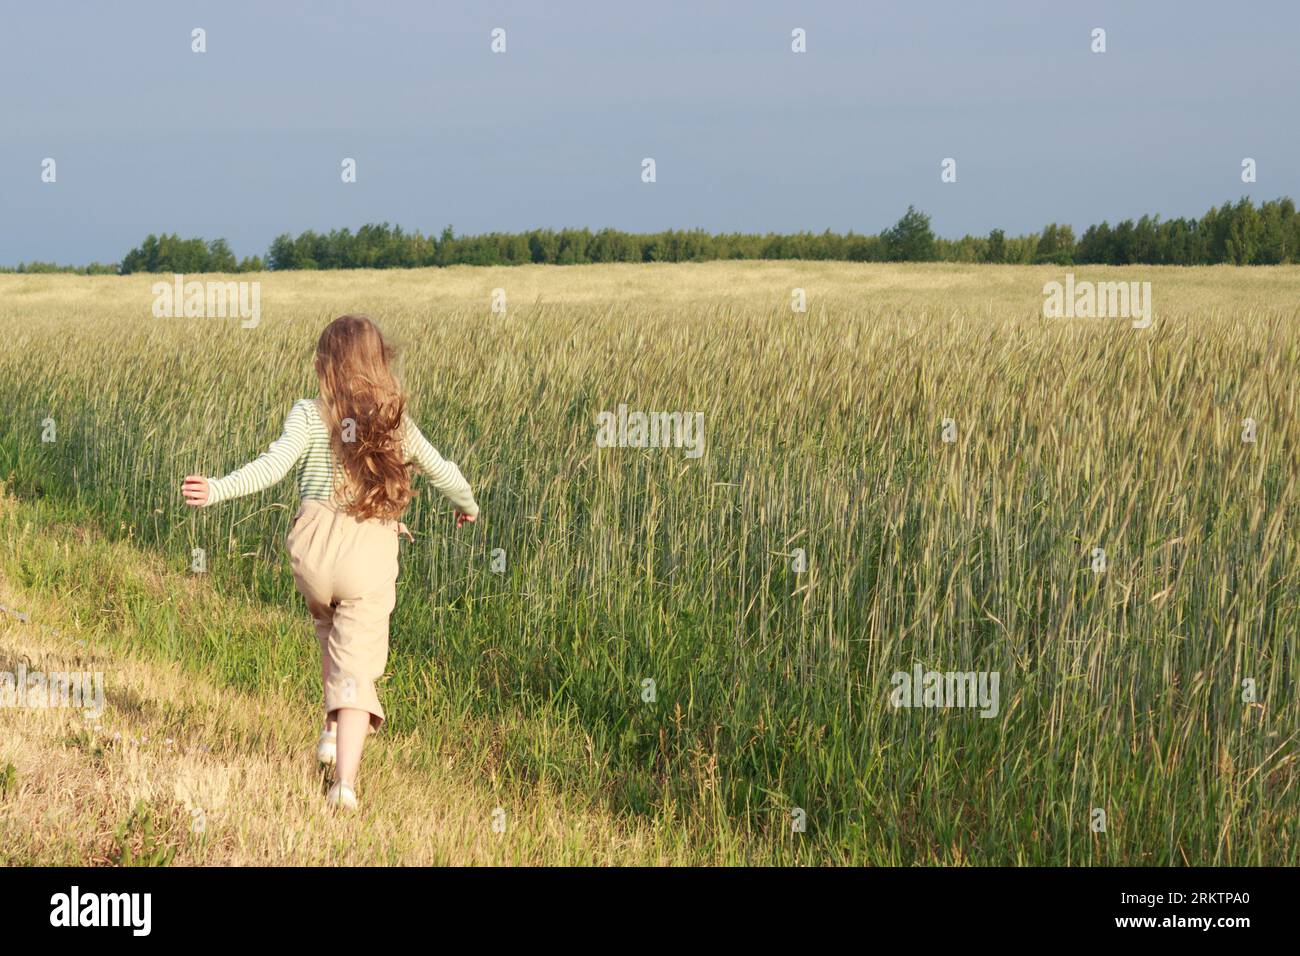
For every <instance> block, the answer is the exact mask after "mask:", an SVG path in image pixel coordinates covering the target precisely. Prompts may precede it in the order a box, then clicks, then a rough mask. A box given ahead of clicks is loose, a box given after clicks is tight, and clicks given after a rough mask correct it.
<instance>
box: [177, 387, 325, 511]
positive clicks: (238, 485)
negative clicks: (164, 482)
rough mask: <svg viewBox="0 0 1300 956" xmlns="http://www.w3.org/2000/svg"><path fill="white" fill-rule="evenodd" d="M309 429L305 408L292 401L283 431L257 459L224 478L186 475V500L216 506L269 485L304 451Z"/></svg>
mask: <svg viewBox="0 0 1300 956" xmlns="http://www.w3.org/2000/svg"><path fill="white" fill-rule="evenodd" d="M309 441H310V430H309V426H308V421H307V410H306V409H305V408H303V406H302V403H301V402H299V403H295V404H294V406H293V408H291V409H289V414H288V415H287V416H286V417H285V419H284V431H282V432H281V433H280V437H279V438H277V439H276V440H275V441H273V442H271V447H270V448H268V449H267V450H266V451H264V452H262V454H260V455H258V456H257V458H256V460H254V461H250V462H249V463H248V464H247V465H244V466H243V467H242V468H237V469H236V470H234V471H232V472H231V473H230V474H228V475H226V476H225V477H224V478H204V477H203V476H202V475H189V476H187V477H186V479H185V482H184V484H183V485H182V494H183V495H184V496H185V503H186V504H189V505H193V506H194V507H196V508H198V507H203V506H205V505H215V504H217V503H218V502H221V501H227V500H229V499H231V498H240V497H243V496H244V495H251V494H254V493H255V492H258V491H261V490H263V489H264V488H269V487H271V485H273V484H275V483H276V482H277V481H279V480H280V479H282V478H283V477H284V476H285V475H287V474H288V473H289V469H290V468H292V467H293V466H294V465H295V464H297V463H298V460H299V459H300V458H302V456H303V455H304V454H305V453H306V451H307V445H308V443H309Z"/></svg>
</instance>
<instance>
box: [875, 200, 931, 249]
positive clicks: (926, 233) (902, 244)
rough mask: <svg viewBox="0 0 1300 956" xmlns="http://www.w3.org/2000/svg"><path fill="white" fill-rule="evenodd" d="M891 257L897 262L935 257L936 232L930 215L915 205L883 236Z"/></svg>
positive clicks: (908, 208) (909, 207)
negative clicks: (931, 224)
mask: <svg viewBox="0 0 1300 956" xmlns="http://www.w3.org/2000/svg"><path fill="white" fill-rule="evenodd" d="M883 238H884V240H885V246H886V248H887V249H888V250H889V258H890V259H891V260H893V261H895V262H925V261H928V260H931V259H933V258H934V232H933V231H931V229H930V217H929V216H927V215H926V214H925V213H923V212H921V211H920V210H918V209H916V208H915V207H913V206H908V207H907V212H905V213H904V214H903V218H901V219H899V220H898V222H896V223H894V225H893V227H892V228H890V229H888V230H886V232H885V233H884V236H883Z"/></svg>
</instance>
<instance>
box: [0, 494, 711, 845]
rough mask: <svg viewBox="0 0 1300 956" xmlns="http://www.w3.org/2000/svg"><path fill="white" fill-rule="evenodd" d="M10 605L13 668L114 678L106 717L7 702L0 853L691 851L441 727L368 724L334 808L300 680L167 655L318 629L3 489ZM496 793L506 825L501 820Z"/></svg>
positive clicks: (1, 743) (0, 715) (5, 638)
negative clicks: (272, 682)
mask: <svg viewBox="0 0 1300 956" xmlns="http://www.w3.org/2000/svg"><path fill="white" fill-rule="evenodd" d="M141 603H151V604H153V605H155V610H156V612H157V613H155V614H153V615H150V616H148V617H147V618H146V621H147V624H145V625H142V624H141V623H140V621H139V620H138V619H137V618H138V616H137V615H136V614H134V613H133V608H134V607H135V606H137V605H139V604H141ZM0 605H3V606H4V608H6V610H5V611H0V671H8V672H10V673H15V672H16V671H17V669H18V667H19V665H20V663H22V664H25V666H26V668H27V670H28V672H29V673H30V672H33V671H36V670H40V671H43V672H46V673H50V672H57V671H83V672H102V673H103V675H104V686H105V709H104V712H103V714H102V716H100V717H99V718H98V719H97V720H96V719H86V717H85V716H84V715H83V714H82V712H81V711H79V710H76V709H73V708H70V707H63V708H51V709H36V708H30V707H28V708H12V707H9V708H0V864H4V865H24V864H39V865H60V864H62V865H80V864H98V865H105V864H110V865H111V864H145V865H149V864H164V863H173V864H197V865H211V864H235V865H243V864H273V865H274V864H285V865H289V864H333V865H344V864H516V863H548V864H566V863H567V864H597V863H599V864H609V863H616V864H652V863H670V862H689V861H691V860H692V859H698V854H695V853H692V852H691V851H690V850H689V848H688V847H687V846H686V845H685V843H684V842H682V841H677V840H674V839H672V831H671V830H670V829H664V828H659V827H653V828H652V827H647V826H642V827H640V828H638V827H635V826H632V825H630V824H627V823H625V822H623V821H622V820H619V819H616V818H614V817H613V816H611V815H610V814H609V813H607V812H603V811H602V810H601V809H600V808H599V807H593V806H590V805H584V803H583V802H582V801H580V800H578V799H576V798H575V797H574V796H573V795H572V794H566V793H562V792H555V791H553V790H551V789H550V788H548V787H546V786H545V785H536V786H531V787H523V786H518V785H516V786H513V787H506V786H503V785H498V784H497V783H496V782H495V781H494V773H493V766H492V764H493V755H492V753H491V752H490V751H488V752H481V751H480V750H479V749H478V748H468V747H462V746H458V744H457V741H458V740H459V739H462V738H464V739H469V737H470V736H471V735H469V734H468V733H464V728H450V727H448V728H443V739H442V740H440V741H439V742H437V743H436V744H433V745H431V744H430V743H429V741H427V740H425V739H422V738H420V737H418V736H416V735H411V734H408V735H405V736H399V735H389V734H387V733H385V734H381V735H379V736H378V737H376V738H373V739H372V742H371V744H370V746H369V748H368V750H367V754H366V757H365V761H364V763H363V767H362V775H361V779H360V781H359V785H360V786H359V789H360V791H361V794H362V797H363V805H362V810H361V812H360V813H358V814H356V815H343V816H340V815H336V814H332V813H330V812H329V811H327V810H326V809H325V808H324V806H323V801H322V800H321V796H320V795H321V793H322V792H323V782H322V781H323V776H322V773H321V772H320V771H319V770H317V769H316V768H315V766H314V763H313V761H312V760H311V757H310V755H311V749H312V746H313V744H314V741H315V735H316V733H317V731H318V729H319V727H318V723H317V714H316V713H315V712H313V711H312V710H311V709H310V708H309V707H306V706H304V705H303V702H302V701H300V700H298V699H296V695H294V694H290V693H284V694H276V693H265V692H263V693H247V692H243V691H239V690H232V689H231V688H230V687H229V686H228V685H227V684H226V683H225V682H223V681H221V680H219V679H214V675H213V674H212V673H210V671H211V670H212V668H211V667H210V666H208V667H205V666H203V665H202V664H201V663H195V662H194V661H193V660H189V661H187V662H185V663H181V662H179V661H177V660H172V659H169V654H168V652H167V649H168V647H175V643H174V641H175V634H177V633H179V634H182V635H183V634H184V632H185V630H186V622H187V621H193V620H195V619H196V618H198V617H200V616H202V617H203V618H205V619H207V620H208V621H209V622H211V621H212V620H214V619H215V620H218V621H220V622H221V623H222V625H223V626H225V627H228V628H230V630H231V636H232V638H235V637H237V636H238V635H237V632H239V631H257V630H260V631H262V633H264V634H267V633H269V634H278V633H292V632H295V631H296V632H300V633H299V637H300V638H301V640H302V641H304V642H310V640H311V636H310V631H309V629H308V627H307V624H306V621H305V620H299V619H298V616H297V615H296V614H294V613H293V612H292V611H290V610H287V609H286V610H285V611H283V612H279V611H273V612H268V611H267V610H265V609H254V608H252V607H248V606H236V605H232V604H231V603H230V602H227V601H225V600H223V599H221V598H220V597H219V596H218V595H216V594H215V593H214V592H213V591H212V590H211V589H210V588H209V587H208V586H207V583H206V581H204V580H203V579H199V578H195V577H193V576H186V575H182V574H178V573H176V572H174V571H172V572H169V571H168V570H167V569H166V568H165V567H164V565H163V563H162V562H161V560H160V559H159V558H157V556H154V555H150V554H148V553H146V552H143V551H141V550H140V549H138V548H135V547H133V546H131V545H130V544H129V543H123V542H109V541H106V540H104V539H103V538H102V537H100V536H99V535H97V534H94V533H92V532H90V531H88V530H86V528H85V527H84V526H81V525H76V524H68V523H65V522H62V521H60V520H59V519H58V516H57V515H55V514H53V513H51V511H50V510H49V509H48V507H42V506H41V505H39V504H35V505H33V504H24V503H19V502H16V501H15V500H14V499H12V498H3V499H0ZM295 610H296V609H295ZM19 612H21V614H22V615H24V616H25V617H26V620H25V621H23V620H21V619H20V618H19V616H18V613H19ZM279 617H283V618H284V620H268V618H279ZM159 621H167V622H169V623H170V625H172V626H173V627H174V632H173V633H170V634H169V635H167V636H166V637H167V639H166V640H162V639H160V638H161V637H162V635H159V634H158V633H156V631H155V632H154V633H150V632H149V630H147V628H154V629H156V627H157V622H159ZM498 807H500V808H502V809H503V810H504V811H505V816H504V822H505V829H504V832H496V831H495V830H494V828H493V811H494V810H495V809H496V808H498ZM497 819H498V820H499V819H501V816H500V815H499V814H498V815H497Z"/></svg>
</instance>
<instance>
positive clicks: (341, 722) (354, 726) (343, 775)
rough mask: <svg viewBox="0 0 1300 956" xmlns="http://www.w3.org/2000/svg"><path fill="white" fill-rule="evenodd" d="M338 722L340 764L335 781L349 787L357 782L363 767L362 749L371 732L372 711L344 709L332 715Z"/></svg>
mask: <svg viewBox="0 0 1300 956" xmlns="http://www.w3.org/2000/svg"><path fill="white" fill-rule="evenodd" d="M330 717H331V718H336V719H337V720H338V753H339V757H338V764H337V766H336V767H335V770H334V779H335V780H337V781H339V782H340V783H345V784H347V785H348V786H349V787H351V786H354V785H355V784H356V781H357V769H358V768H359V767H360V766H361V749H362V748H363V747H364V746H365V743H366V734H368V733H369V732H370V711H368V710H357V709H356V708H355V707H342V708H340V709H338V710H336V711H334V712H333V713H332V714H330Z"/></svg>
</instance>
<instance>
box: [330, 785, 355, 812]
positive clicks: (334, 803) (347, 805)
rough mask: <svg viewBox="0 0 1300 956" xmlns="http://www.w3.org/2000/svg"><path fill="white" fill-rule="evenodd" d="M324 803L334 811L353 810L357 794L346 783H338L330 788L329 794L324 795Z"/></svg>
mask: <svg viewBox="0 0 1300 956" xmlns="http://www.w3.org/2000/svg"><path fill="white" fill-rule="evenodd" d="M325 802H326V803H327V804H329V805H330V806H331V807H333V808H334V809H336V810H355V809H356V808H357V792H356V791H355V790H353V789H352V788H351V787H349V786H348V785H347V784H346V783H342V782H339V783H336V784H334V786H332V787H330V792H329V793H327V794H325Z"/></svg>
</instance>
